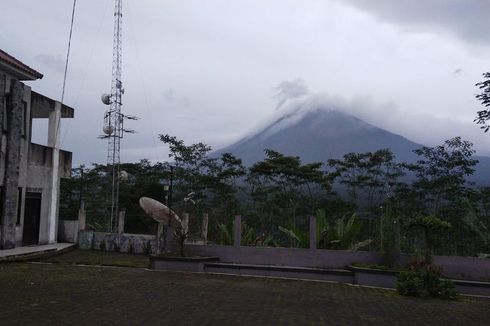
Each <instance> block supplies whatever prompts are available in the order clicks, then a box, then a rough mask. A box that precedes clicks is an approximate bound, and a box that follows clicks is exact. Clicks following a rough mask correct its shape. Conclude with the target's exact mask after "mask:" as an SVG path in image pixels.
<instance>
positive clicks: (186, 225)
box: [182, 213, 189, 235]
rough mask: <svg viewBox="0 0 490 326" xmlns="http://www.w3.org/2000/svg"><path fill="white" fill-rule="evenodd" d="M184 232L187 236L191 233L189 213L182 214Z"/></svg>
mask: <svg viewBox="0 0 490 326" xmlns="http://www.w3.org/2000/svg"><path fill="white" fill-rule="evenodd" d="M182 232H183V233H184V234H185V235H187V234H188V233H189V213H184V214H182Z"/></svg>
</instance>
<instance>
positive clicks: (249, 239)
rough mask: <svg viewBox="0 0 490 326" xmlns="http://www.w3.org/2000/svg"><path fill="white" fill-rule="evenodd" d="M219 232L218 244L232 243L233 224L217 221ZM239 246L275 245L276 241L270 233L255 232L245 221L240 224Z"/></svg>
mask: <svg viewBox="0 0 490 326" xmlns="http://www.w3.org/2000/svg"><path fill="white" fill-rule="evenodd" d="M218 229H219V230H220V233H219V244H221V245H233V226H232V225H227V224H225V223H218ZM241 230H242V234H241V240H240V245H241V246H257V247H276V246H277V243H276V242H275V240H274V238H273V237H272V236H270V235H266V234H265V233H262V234H260V235H257V234H256V231H255V229H254V228H252V227H249V226H248V225H247V224H246V223H242V225H241Z"/></svg>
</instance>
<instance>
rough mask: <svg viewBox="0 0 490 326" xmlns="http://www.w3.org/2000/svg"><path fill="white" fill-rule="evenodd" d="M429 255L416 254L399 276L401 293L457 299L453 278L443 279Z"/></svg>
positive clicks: (397, 286)
mask: <svg viewBox="0 0 490 326" xmlns="http://www.w3.org/2000/svg"><path fill="white" fill-rule="evenodd" d="M431 260H432V259H431V258H430V257H429V256H425V257H424V256H420V255H418V256H415V257H414V259H412V261H411V262H410V264H409V269H408V270H407V271H403V272H400V273H399V274H398V276H397V285H396V289H397V291H398V293H399V294H401V295H405V296H412V297H421V298H426V297H433V298H441V299H455V298H456V290H455V288H454V283H453V282H452V281H451V280H448V279H443V278H442V273H441V271H440V269H438V268H436V267H434V266H432V265H431V264H430V262H431Z"/></svg>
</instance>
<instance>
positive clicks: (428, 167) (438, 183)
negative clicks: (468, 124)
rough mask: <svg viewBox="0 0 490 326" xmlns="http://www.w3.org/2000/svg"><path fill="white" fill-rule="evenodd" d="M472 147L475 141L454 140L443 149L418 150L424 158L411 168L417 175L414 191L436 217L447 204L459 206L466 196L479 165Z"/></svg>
mask: <svg viewBox="0 0 490 326" xmlns="http://www.w3.org/2000/svg"><path fill="white" fill-rule="evenodd" d="M472 147H473V144H472V143H471V142H469V141H465V140H462V139H461V137H454V138H452V139H449V140H446V141H445V142H444V144H442V145H439V146H435V147H425V146H424V147H422V148H420V149H417V150H414V152H415V154H417V155H419V157H420V159H419V160H418V161H417V164H412V165H409V168H410V170H412V171H413V172H415V174H416V176H417V180H416V181H415V182H414V184H413V189H414V191H415V193H417V194H418V195H419V198H420V200H421V201H422V204H423V205H426V206H427V207H428V208H429V212H431V214H432V215H438V214H439V213H440V211H441V208H442V207H443V205H448V204H449V205H457V204H459V200H460V198H463V197H464V196H465V194H466V192H467V190H468V189H467V188H466V177H467V176H469V175H471V174H473V172H474V171H475V170H474V166H475V165H476V164H477V163H478V161H477V160H474V159H473V158H472V156H473V154H474V153H475V151H474V150H473V149H472Z"/></svg>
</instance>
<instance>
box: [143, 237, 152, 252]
mask: <svg viewBox="0 0 490 326" xmlns="http://www.w3.org/2000/svg"><path fill="white" fill-rule="evenodd" d="M151 249H152V248H151V241H150V240H148V241H147V242H145V243H143V253H144V254H145V255H147V256H148V255H149V254H151Z"/></svg>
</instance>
